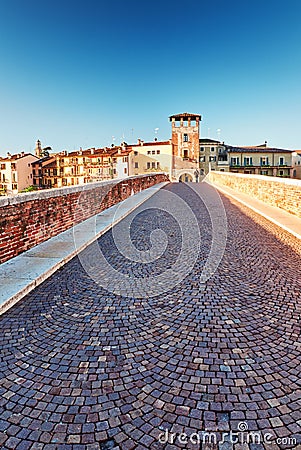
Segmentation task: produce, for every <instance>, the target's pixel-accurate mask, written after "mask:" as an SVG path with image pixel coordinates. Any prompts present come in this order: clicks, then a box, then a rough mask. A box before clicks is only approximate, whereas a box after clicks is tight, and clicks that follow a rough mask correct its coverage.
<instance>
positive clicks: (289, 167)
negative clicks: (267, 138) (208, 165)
mask: <svg viewBox="0 0 301 450" xmlns="http://www.w3.org/2000/svg"><path fill="white" fill-rule="evenodd" d="M227 151H228V154H229V162H230V172H237V173H248V174H258V175H269V176H274V177H286V178H288V177H293V162H292V158H293V151H292V150H286V149H280V148H272V147H267V144H266V143H265V144H263V145H258V146H254V147H230V146H227Z"/></svg>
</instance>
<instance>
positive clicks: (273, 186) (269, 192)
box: [209, 171, 301, 217]
mask: <svg viewBox="0 0 301 450" xmlns="http://www.w3.org/2000/svg"><path fill="white" fill-rule="evenodd" d="M209 179H210V181H212V183H215V184H219V185H221V186H228V187H229V188H232V189H234V190H236V191H239V192H243V193H244V194H248V195H250V196H252V197H255V198H257V199H258V200H261V201H263V202H265V203H268V204H269V205H272V206H277V207H278V208H281V209H284V210H285V211H287V212H289V213H291V214H294V215H296V216H298V217H301V180H293V179H290V178H276V177H268V176H264V175H246V174H238V173H229V172H217V171H211V172H210V175H209Z"/></svg>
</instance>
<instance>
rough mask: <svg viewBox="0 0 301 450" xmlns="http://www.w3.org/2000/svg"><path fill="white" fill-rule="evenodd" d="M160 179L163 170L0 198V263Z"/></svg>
mask: <svg viewBox="0 0 301 450" xmlns="http://www.w3.org/2000/svg"><path fill="white" fill-rule="evenodd" d="M163 181H169V179H168V177H167V175H165V174H152V175H139V176H136V177H130V178H126V179H124V180H122V181H119V182H118V183H117V182H116V181H114V180H112V181H107V182H102V183H91V184H87V185H84V186H73V187H66V188H59V189H49V190H48V189H47V190H45V191H38V192H32V193H28V194H19V195H16V196H14V197H3V198H0V263H3V262H4V261H7V260H8V259H10V258H12V257H14V256H17V255H19V254H20V253H22V252H24V251H25V250H28V249H30V248H31V247H34V246H35V245H37V244H40V243H41V242H44V241H46V240H47V239H49V238H51V237H52V236H55V235H57V234H59V233H61V232H62V231H65V230H67V229H68V228H70V227H72V226H73V225H74V224H76V223H79V222H82V221H83V220H85V219H87V218H88V217H91V216H93V215H94V214H97V213H99V212H100V211H103V210H104V209H106V208H109V207H110V206H113V205H114V204H116V203H118V202H120V201H122V200H124V199H126V198H127V197H129V196H130V195H131V194H132V193H133V192H134V193H137V192H140V190H143V189H146V188H148V187H150V186H153V185H154V184H157V183H160V182H163Z"/></svg>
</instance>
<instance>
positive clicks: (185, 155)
mask: <svg viewBox="0 0 301 450" xmlns="http://www.w3.org/2000/svg"><path fill="white" fill-rule="evenodd" d="M183 154H184V158H188V150H184V152H183Z"/></svg>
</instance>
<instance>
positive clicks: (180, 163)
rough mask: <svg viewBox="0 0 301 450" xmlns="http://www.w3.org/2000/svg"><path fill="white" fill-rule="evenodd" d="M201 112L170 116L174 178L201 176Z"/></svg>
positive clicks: (192, 178) (191, 178) (194, 178)
mask: <svg viewBox="0 0 301 450" xmlns="http://www.w3.org/2000/svg"><path fill="white" fill-rule="evenodd" d="M201 119H202V118H201V115H200V114H190V113H182V114H175V115H173V116H170V117H169V120H170V121H171V123H172V137H171V140H172V156H173V158H172V159H173V167H172V174H173V178H174V179H176V180H178V181H180V180H181V181H183V172H185V173H186V174H187V176H186V178H185V180H193V181H196V180H197V179H198V176H199V170H198V166H199V163H198V161H199V146H200V144H199V139H200V121H201Z"/></svg>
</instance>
